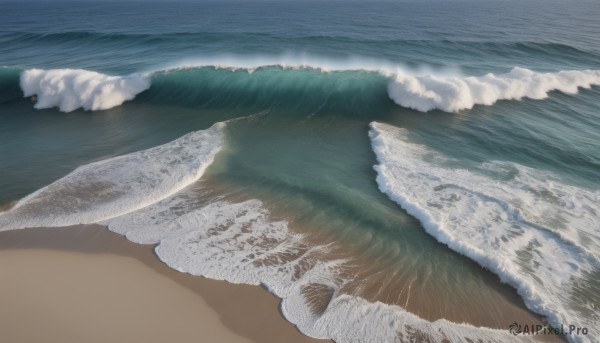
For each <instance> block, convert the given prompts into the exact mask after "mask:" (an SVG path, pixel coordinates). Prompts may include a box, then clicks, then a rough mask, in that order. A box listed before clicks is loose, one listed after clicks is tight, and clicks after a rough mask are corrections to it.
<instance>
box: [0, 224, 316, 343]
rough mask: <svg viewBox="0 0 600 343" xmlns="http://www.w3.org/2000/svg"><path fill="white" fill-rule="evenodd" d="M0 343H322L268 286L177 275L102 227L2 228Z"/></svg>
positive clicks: (147, 251) (147, 252)
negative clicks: (288, 315) (287, 315)
mask: <svg viewBox="0 0 600 343" xmlns="http://www.w3.org/2000/svg"><path fill="white" fill-rule="evenodd" d="M0 275H1V280H0V342H11V343H21V342H45V343H53V342H57V343H58V342H60V343H69V342H78V343H79V342H86V343H93V342H111V343H118V342H128V343H131V342H145V343H151V342H161V343H164V342H178V343H181V342H232V343H233V342H252V341H254V342H326V341H320V340H316V339H312V338H309V337H306V336H304V335H302V334H301V333H300V332H299V331H298V330H297V329H296V328H295V327H294V326H293V325H292V324H290V323H289V322H287V321H286V320H285V319H284V318H283V317H282V316H281V314H280V313H279V310H278V309H279V306H278V303H279V300H278V299H276V298H275V297H274V296H272V295H271V294H269V293H268V292H267V291H266V290H264V289H262V288H260V287H256V286H248V285H234V284H230V283H226V282H223V281H215V280H210V279H206V278H201V277H195V276H191V275H188V274H183V273H179V272H176V271H175V270H173V269H170V268H169V267H167V266H166V265H164V264H163V263H162V262H160V261H159V260H158V259H157V258H156V256H155V255H154V252H153V246H149V245H138V244H134V243H131V242H129V241H127V240H126V239H125V238H124V237H121V236H120V235H118V234H115V233H112V232H110V231H108V230H107V229H105V228H103V227H101V226H99V225H88V226H74V227H69V228H52V229H28V230H17V231H6V232H0Z"/></svg>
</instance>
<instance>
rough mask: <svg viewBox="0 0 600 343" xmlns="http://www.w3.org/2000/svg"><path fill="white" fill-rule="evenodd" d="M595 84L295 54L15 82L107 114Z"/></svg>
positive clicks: (417, 105) (56, 73) (570, 74)
mask: <svg viewBox="0 0 600 343" xmlns="http://www.w3.org/2000/svg"><path fill="white" fill-rule="evenodd" d="M1 76H2V75H0V77H1ZM7 77H8V76H7ZM151 84H152V86H151ZM594 85H600V71H599V70H570V71H558V72H548V73H540V72H535V71H531V70H528V69H524V68H519V67H515V68H513V69H512V70H511V71H510V72H508V73H506V74H492V73H489V74H486V75H483V76H464V75H462V74H461V73H459V72H458V71H456V70H441V69H440V70H431V69H415V70H411V69H410V68H407V67H405V66H400V65H395V64H393V63H391V62H389V61H385V60H376V59H364V58H360V59H358V58H357V59H347V60H327V59H317V58H310V57H302V56H300V57H288V56H284V57H281V58H265V57H255V58H253V57H246V58H239V57H220V58H218V59H216V58H206V59H204V60H202V59H197V60H190V61H184V62H182V63H180V64H178V65H174V66H170V67H167V68H166V69H164V70H157V71H153V72H149V73H145V74H134V75H128V76H109V75H105V74H101V73H98V72H93V71H87V70H75V69H51V70H41V69H29V70H25V71H23V72H22V73H21V78H20V86H21V89H22V92H23V94H24V95H25V96H33V95H35V96H36V98H37V102H36V104H35V107H36V108H39V109H42V108H51V107H58V108H59V110H61V111H64V112H70V111H73V110H76V109H78V108H83V109H84V110H92V111H94V110H106V109H110V108H112V107H115V106H119V105H121V104H122V103H123V102H125V101H128V100H132V99H134V98H135V97H136V96H137V95H138V94H140V93H142V92H143V96H141V97H140V99H139V101H149V102H160V103H166V104H173V105H184V106H185V105H189V106H237V105H240V104H241V105H247V106H259V107H272V106H281V107H284V108H298V107H302V108H303V109H307V108H308V109H312V110H314V109H323V108H326V109H333V110H340V111H363V112H364V111H368V110H369V109H373V108H382V107H386V106H387V107H389V106H390V105H391V104H393V103H395V104H397V105H400V106H402V107H405V108H410V109H414V110H417V111H422V112H427V111H431V110H442V111H446V112H457V111H460V110H465V109H471V108H473V107H474V106H475V105H492V104H494V103H495V102H497V101H499V100H521V99H523V98H530V99H543V98H546V97H548V96H549V93H550V92H552V91H560V92H563V93H568V94H574V93H577V92H578V90H579V89H580V88H590V87H592V86H594ZM9 93H11V94H12V93H14V92H9ZM390 100H392V101H393V102H392V101H390Z"/></svg>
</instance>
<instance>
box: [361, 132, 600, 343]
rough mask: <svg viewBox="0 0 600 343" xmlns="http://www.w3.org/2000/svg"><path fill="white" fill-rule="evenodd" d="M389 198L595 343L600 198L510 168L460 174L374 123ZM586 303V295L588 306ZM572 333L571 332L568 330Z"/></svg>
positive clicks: (533, 305)
mask: <svg viewBox="0 0 600 343" xmlns="http://www.w3.org/2000/svg"><path fill="white" fill-rule="evenodd" d="M369 136H370V138H371V142H372V146H373V150H374V152H375V154H376V156H377V161H378V163H379V164H378V165H376V166H375V170H376V171H377V184H378V185H379V188H380V190H381V191H382V192H383V193H385V194H387V195H388V196H389V197H390V199H392V200H393V201H395V202H396V203H398V204H399V205H400V206H401V207H402V208H403V209H404V210H406V211H407V212H408V213H409V214H411V215H412V216H414V217H415V218H417V219H419V221H420V222H421V223H422V225H423V227H424V228H425V230H426V231H427V232H428V233H429V234H431V235H432V236H434V237H435V238H436V239H437V240H438V241H439V242H441V243H443V244H446V245H447V246H448V247H450V248H451V249H452V250H454V251H456V252H458V253H460V254H463V255H465V256H467V257H469V258H471V259H472V260H474V261H476V262H477V263H479V264H480V265H481V266H483V267H485V268H487V269H489V270H491V271H492V272H494V273H496V274H497V275H499V276H500V279H501V280H502V281H504V282H506V283H508V284H510V285H512V286H513V287H515V288H516V289H517V290H518V292H519V294H520V295H521V296H522V297H523V299H524V300H525V303H526V305H527V306H528V307H529V308H530V309H531V310H533V311H535V312H537V313H540V314H542V315H544V316H546V317H547V318H548V319H549V321H550V323H551V324H552V325H554V326H557V327H558V326H560V324H567V323H578V325H583V326H585V327H588V328H589V329H590V335H589V336H568V337H567V338H568V339H570V340H571V341H573V342H591V341H590V340H589V339H590V337H594V336H595V335H596V334H597V332H596V333H595V334H592V333H591V331H592V330H597V329H596V326H597V325H595V324H596V323H598V320H599V319H600V317H599V315H598V312H597V311H596V310H595V309H594V306H595V305H594V303H596V304H597V303H598V302H599V301H600V299H599V298H598V297H599V296H600V295H599V294H598V293H597V291H595V290H594V286H593V282H590V281H589V280H590V279H592V280H593V278H594V277H596V276H594V275H596V274H595V273H597V271H598V270H600V262H599V261H600V254H599V253H598V252H599V251H600V217H599V215H600V211H599V210H598V209H600V193H599V192H594V191H588V190H584V189H580V188H577V187H574V186H570V185H566V184H563V183H561V182H560V179H559V178H557V177H556V176H553V175H551V174H549V173H546V172H544V171H540V170H534V169H529V168H526V167H524V166H520V165H517V164H514V163H509V162H493V163H487V164H485V165H483V166H481V167H480V168H477V169H474V168H471V169H469V170H467V169H460V168H456V167H455V166H454V167H452V166H451V165H455V164H451V163H450V162H456V161H452V160H451V159H449V158H447V157H445V156H443V155H441V154H439V153H437V152H435V151H432V150H430V149H429V148H427V147H425V146H421V145H418V144H414V143H411V142H410V140H409V135H408V132H407V131H406V130H403V129H399V128H396V127H393V126H390V125H386V124H381V123H371V130H370V132H369ZM582 294H586V296H587V297H588V298H586V296H583V295H582ZM567 325H569V324H567Z"/></svg>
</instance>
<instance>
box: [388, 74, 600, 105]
mask: <svg viewBox="0 0 600 343" xmlns="http://www.w3.org/2000/svg"><path fill="white" fill-rule="evenodd" d="M593 85H600V71H598V70H570V71H560V72H556V73H537V72H534V71H531V70H529V69H524V68H519V67H515V68H513V69H512V70H511V71H510V72H509V73H507V74H503V75H495V74H491V73H490V74H486V75H484V76H479V77H475V76H468V77H438V76H435V75H427V76H420V77H415V76H410V75H406V74H403V73H397V74H396V75H395V76H394V77H393V78H392V81H391V82H390V84H389V87H388V94H389V96H390V98H391V99H392V100H394V102H395V103H396V104H398V105H400V106H403V107H408V108H412V109H415V110H417V111H421V112H427V111H430V110H433V109H439V110H442V111H446V112H456V111H460V110H464V109H470V108H473V106H475V105H493V104H494V103H495V102H496V101H498V100H521V99H523V98H530V99H544V98H546V97H548V93H549V92H551V91H561V92H563V93H568V94H575V93H577V91H578V89H579V88H590V87H591V86H593Z"/></svg>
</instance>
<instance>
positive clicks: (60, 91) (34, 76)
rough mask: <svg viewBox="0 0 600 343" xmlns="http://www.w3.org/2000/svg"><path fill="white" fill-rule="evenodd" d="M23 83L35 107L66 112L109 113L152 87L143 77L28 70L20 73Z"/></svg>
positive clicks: (77, 70)
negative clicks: (33, 98)
mask: <svg viewBox="0 0 600 343" xmlns="http://www.w3.org/2000/svg"><path fill="white" fill-rule="evenodd" d="M20 84H21V89H22V90H23V93H24V95H25V96H33V95H35V96H37V103H36V104H35V108H37V109H43V108H52V107H58V108H59V109H60V110H61V111H63V112H71V111H74V110H76V109H78V108H83V109H84V110H92V111H96V110H107V109H109V108H113V107H115V106H119V105H121V104H122V103H123V102H125V101H128V100H132V99H133V98H135V96H136V95H137V94H139V93H141V92H143V91H145V90H146V89H148V88H150V80H149V79H148V78H146V77H144V76H140V75H131V76H109V75H105V74H101V73H97V72H94V71H88V70H82V69H51V70H42V69H29V70H25V71H24V72H23V73H22V74H21V80H20Z"/></svg>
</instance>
